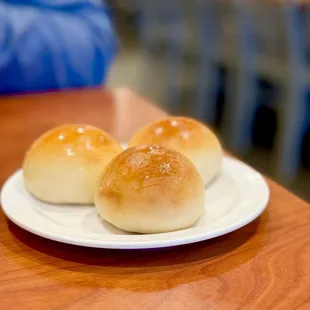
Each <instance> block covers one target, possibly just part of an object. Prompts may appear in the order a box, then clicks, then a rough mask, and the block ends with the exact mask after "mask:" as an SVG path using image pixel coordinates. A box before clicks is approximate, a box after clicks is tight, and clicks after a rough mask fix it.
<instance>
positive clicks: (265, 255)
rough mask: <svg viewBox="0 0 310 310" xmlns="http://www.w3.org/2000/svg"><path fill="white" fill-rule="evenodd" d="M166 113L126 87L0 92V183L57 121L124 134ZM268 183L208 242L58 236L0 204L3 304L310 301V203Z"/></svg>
mask: <svg viewBox="0 0 310 310" xmlns="http://www.w3.org/2000/svg"><path fill="white" fill-rule="evenodd" d="M115 98H116V100H115ZM120 99H121V100H122V101H123V102H122V103H120V102H117V101H119V100H120ZM163 116H165V113H164V112H162V111H161V110H159V109H157V108H155V107H153V106H151V105H149V104H147V103H146V102H145V101H143V100H141V99H138V98H137V97H135V96H133V95H132V94H130V93H129V92H126V91H123V92H121V93H118V94H117V96H116V97H113V95H112V94H111V93H109V92H104V91H102V90H89V91H81V92H72V93H70V92H68V93H55V94H49V95H36V96H30V95H29V96H21V97H11V98H3V99H0V139H1V140H0V141H1V148H0V162H1V170H0V182H1V185H2V184H3V182H4V180H5V179H6V178H7V177H8V176H9V175H10V174H11V173H12V172H13V171H14V170H16V169H17V168H19V167H20V165H21V161H22V159H23V156H24V152H25V150H26V149H27V147H28V146H29V144H30V143H31V142H32V141H33V140H34V139H35V138H36V137H37V136H38V135H39V134H41V133H42V132H43V131H45V130H47V129H49V128H51V127H53V126H56V125H58V124H61V123H70V122H78V123H90V124H93V125H96V126H100V127H102V128H104V129H106V130H107V131H109V132H110V133H112V134H114V135H115V136H116V137H117V138H119V139H121V140H127V139H128V137H129V136H130V135H131V134H132V133H133V131H135V130H136V129H137V128H138V127H140V126H141V125H143V124H144V123H146V122H148V121H150V120H153V119H157V118H161V117H163ZM268 183H269V186H270V189H271V200H270V204H269V206H268V208H267V210H266V212H264V214H263V215H262V216H261V217H260V219H258V220H256V221H254V222H253V223H251V224H249V225H247V226H246V227H244V228H242V229H240V230H238V231H236V232H233V233H231V234H228V235H226V236H223V237H220V238H216V239H214V240H211V241H206V242H200V243H197V244H193V245H187V246H181V247H176V248H169V249H161V250H140V251H116V250H101V249H87V248H82V247H76V246H70V245H65V244H61V243H56V242H53V241H49V240H46V239H43V238H40V237H38V236H35V235H32V234H30V233H27V232H25V231H23V230H22V229H20V228H18V227H17V226H16V225H14V224H12V223H11V222H9V221H7V220H6V218H5V216H4V215H3V213H2V211H0V266H1V267H0V308H1V309H31V310H34V309H82V310H84V309H126V310H128V309H150V310H151V309H160V310H166V309H171V310H173V309H195V310H198V309H297V308H299V309H310V234H309V229H310V208H309V206H308V205H307V204H306V203H305V202H303V201H301V200H300V199H298V198H297V197H295V196H294V195H292V194H290V193H288V192H287V191H286V190H284V189H283V188H281V187H280V186H278V185H276V184H275V183H273V182H272V181H268Z"/></svg>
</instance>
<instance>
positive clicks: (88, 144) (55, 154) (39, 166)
mask: <svg viewBox="0 0 310 310" xmlns="http://www.w3.org/2000/svg"><path fill="white" fill-rule="evenodd" d="M121 151H122V148H121V146H120V144H119V143H118V142H117V141H116V140H115V139H114V138H112V137H111V136H110V135H109V134H107V133H106V132H104V131H102V130H100V129H98V128H96V127H93V126H89V125H63V126H60V127H57V128H54V129H52V130H50V131H48V132H46V133H45V134H43V135H42V136H41V137H39V138H38V139H37V140H36V141H35V142H34V143H33V145H32V146H31V148H30V149H29V150H28V152H27V154H26V157H25V160H24V165H23V169H24V180H25V185H26V187H27V189H28V190H29V191H30V192H31V193H32V194H33V195H34V196H35V197H37V198H39V199H41V200H44V201H47V202H51V203H73V204H76V203H77V204H83V203H93V193H94V189H95V185H96V183H97V181H98V176H99V175H100V172H101V171H102V170H103V169H104V167H105V166H106V165H107V164H108V163H109V162H110V161H111V160H112V159H113V158H114V157H115V156H116V155H117V154H119V153H121Z"/></svg>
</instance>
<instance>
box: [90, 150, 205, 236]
mask: <svg viewBox="0 0 310 310" xmlns="http://www.w3.org/2000/svg"><path fill="white" fill-rule="evenodd" d="M203 197H204V189H203V183H202V180H201V177H200V175H199V173H198V171H197V170H196V168H195V167H194V165H193V164H192V163H191V162H190V161H189V160H188V159H187V158H186V157H185V156H183V155H182V154H180V153H178V152H175V151H173V150H168V149H166V148H164V147H161V146H158V145H153V146H152V145H151V146H150V145H144V146H137V147H133V148H130V149H128V150H126V151H124V152H123V153H121V154H120V155H118V156H117V157H116V158H114V159H113V160H112V162H111V163H110V164H109V165H108V166H107V167H106V169H105V170H104V172H103V174H102V175H101V177H100V182H99V184H98V188H97V191H96V194H95V205H96V207H97V209H98V212H99V214H100V215H101V216H102V217H103V218H104V219H106V220H107V221H109V222H111V223H112V224H114V225H115V226H117V227H119V228H121V229H124V230H128V231H134V232H143V233H144V232H146V233H148V232H161V231H170V230H176V229H181V228H184V227H188V226H190V225H191V224H193V222H194V221H195V220H197V219H198V217H199V216H200V215H201V213H202V210H203ZM178 216H179V218H178ZM169 217H170V218H169ZM167 220H168V223H167V222H166V223H165V221H167ZM161 224H162V225H161Z"/></svg>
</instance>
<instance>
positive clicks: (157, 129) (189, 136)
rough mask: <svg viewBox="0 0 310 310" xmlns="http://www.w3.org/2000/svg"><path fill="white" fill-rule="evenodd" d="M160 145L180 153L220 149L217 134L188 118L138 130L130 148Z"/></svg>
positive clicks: (130, 143) (157, 123) (161, 121)
mask: <svg viewBox="0 0 310 310" xmlns="http://www.w3.org/2000/svg"><path fill="white" fill-rule="evenodd" d="M139 144H159V145H163V146H165V147H168V148H171V149H174V150H177V151H180V152H195V151H197V150H198V151H199V150H201V149H204V148H208V149H212V148H218V147H220V144H219V141H218V139H217V137H216V136H215V134H214V133H213V132H212V131H211V130H210V129H208V128H207V127H206V126H205V125H203V124H202V123H200V122H198V121H196V120H194V119H191V118H187V117H169V118H166V119H163V120H158V121H155V122H152V123H150V124H148V125H146V126H145V127H143V128H141V129H140V130H138V131H137V132H136V133H135V134H134V135H133V137H132V138H131V140H130V141H129V146H135V145H139Z"/></svg>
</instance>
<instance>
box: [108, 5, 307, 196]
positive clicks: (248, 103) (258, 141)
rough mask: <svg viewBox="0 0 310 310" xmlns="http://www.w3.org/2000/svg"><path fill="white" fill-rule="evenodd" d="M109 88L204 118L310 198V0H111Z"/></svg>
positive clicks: (262, 167) (234, 148) (246, 155)
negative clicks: (113, 45)
mask: <svg viewBox="0 0 310 310" xmlns="http://www.w3.org/2000/svg"><path fill="white" fill-rule="evenodd" d="M109 4H110V5H111V7H112V14H113V18H114V20H115V23H116V26H117V30H118V35H119V37H120V41H121V43H120V52H119V54H118V57H117V60H116V62H115V64H114V66H113V68H112V72H111V76H110V78H109V82H108V85H109V86H110V87H116V86H128V87H130V88H132V89H134V90H136V91H137V92H138V93H139V94H141V95H143V96H145V97H147V98H148V99H149V100H151V101H152V102H154V103H156V104H158V105H160V106H162V107H163V108H165V109H166V110H168V111H169V112H171V113H173V114H178V115H188V116H193V117H196V118H199V119H200V120H202V121H204V122H205V123H206V124H207V125H208V126H210V127H211V128H213V129H214V130H215V131H216V132H217V134H218V135H219V137H220V138H221V139H222V142H223V144H224V146H225V148H226V149H227V150H228V151H229V152H231V153H232V154H234V155H235V156H237V157H238V158H241V159H242V160H244V161H245V162H247V163H249V164H250V165H252V166H254V167H255V168H256V169H257V170H259V171H260V172H262V173H264V174H266V175H268V176H269V177H271V178H273V179H275V180H276V181H277V182H279V183H281V184H282V185H284V186H286V187H287V188H288V189H289V190H291V191H293V192H295V193H296V194H297V195H299V196H301V197H302V198H303V199H306V200H308V201H310V126H309V125H310V92H309V90H310V70H309V69H310V58H309V56H310V7H309V8H308V7H307V6H306V5H301V4H297V3H296V2H286V1H283V3H281V1H272V0H269V1H263V0H259V1H238V0H230V1H215V0H213V1H212V0H193V1H189V0H157V1H152V0H140V1H139V0H113V1H109Z"/></svg>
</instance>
